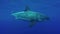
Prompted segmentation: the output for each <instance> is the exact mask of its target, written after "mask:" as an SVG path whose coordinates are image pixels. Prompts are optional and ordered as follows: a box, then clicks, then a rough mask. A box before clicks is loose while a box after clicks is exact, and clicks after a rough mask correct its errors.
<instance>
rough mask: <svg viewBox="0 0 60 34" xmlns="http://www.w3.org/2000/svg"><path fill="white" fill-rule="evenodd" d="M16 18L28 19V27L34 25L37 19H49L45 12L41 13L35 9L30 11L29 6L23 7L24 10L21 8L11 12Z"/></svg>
mask: <svg viewBox="0 0 60 34" xmlns="http://www.w3.org/2000/svg"><path fill="white" fill-rule="evenodd" d="M11 15H13V16H14V17H15V18H16V19H22V20H27V21H29V22H30V23H29V27H32V26H34V25H35V24H36V23H37V22H38V21H39V22H44V21H46V20H49V17H48V16H47V15H45V14H42V13H40V12H37V11H32V10H31V9H30V8H29V6H26V7H25V10H22V11H20V12H16V13H12V14H11Z"/></svg>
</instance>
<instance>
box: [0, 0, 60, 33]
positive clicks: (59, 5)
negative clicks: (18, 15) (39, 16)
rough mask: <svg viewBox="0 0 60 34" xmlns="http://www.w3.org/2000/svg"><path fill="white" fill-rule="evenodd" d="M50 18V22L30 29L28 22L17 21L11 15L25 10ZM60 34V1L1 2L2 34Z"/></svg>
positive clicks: (18, 0) (16, 0)
mask: <svg viewBox="0 0 60 34" xmlns="http://www.w3.org/2000/svg"><path fill="white" fill-rule="evenodd" d="M26 5H28V6H29V7H30V9H31V10H33V11H37V12H41V13H43V14H46V15H48V16H49V18H50V20H48V21H45V22H38V23H37V24H36V25H35V26H34V27H32V28H30V27H28V25H29V22H28V21H22V20H16V19H15V18H14V17H13V16H12V15H11V14H12V13H14V12H19V11H22V10H24V9H25V6H26ZM58 33H60V0H0V34H58Z"/></svg>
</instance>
